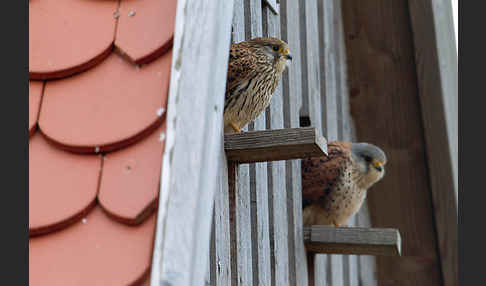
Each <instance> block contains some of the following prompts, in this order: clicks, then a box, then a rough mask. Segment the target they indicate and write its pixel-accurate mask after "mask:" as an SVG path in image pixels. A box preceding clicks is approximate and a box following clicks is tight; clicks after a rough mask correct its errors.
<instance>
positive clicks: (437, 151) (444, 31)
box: [408, 0, 459, 286]
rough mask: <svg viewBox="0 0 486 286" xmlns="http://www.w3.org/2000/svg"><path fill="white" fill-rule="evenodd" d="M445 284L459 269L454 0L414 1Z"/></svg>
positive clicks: (452, 284) (453, 279) (454, 278)
mask: <svg viewBox="0 0 486 286" xmlns="http://www.w3.org/2000/svg"><path fill="white" fill-rule="evenodd" d="M408 4H409V11H410V13H409V14H410V21H411V25H412V31H413V40H414V48H415V63H416V65H417V80H418V91H419V98H420V106H421V111H422V121H423V127H424V134H425V141H426V146H427V159H428V171H429V174H430V176H429V178H430V186H431V189H432V200H433V206H434V218H435V224H436V230H437V239H438V241H439V244H438V245H439V251H440V260H441V264H442V276H443V280H444V285H445V286H455V285H459V278H458V277H459V274H458V273H459V272H458V271H459V270H458V259H457V258H458V249H457V245H458V229H457V228H458V169H459V168H458V160H459V156H458V138H459V137H458V130H459V129H458V59H457V51H456V45H455V36H454V27H453V18H452V5H451V1H450V0H438V1H432V0H410V1H408Z"/></svg>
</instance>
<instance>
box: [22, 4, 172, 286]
mask: <svg viewBox="0 0 486 286" xmlns="http://www.w3.org/2000/svg"><path fill="white" fill-rule="evenodd" d="M176 2H177V1H176V0H166V1H159V0H120V1H114V0H113V1H112V0H106V1H95V0H64V1H55V0H31V1H30V2H29V74H30V80H29V134H30V139H29V233H30V239H29V252H30V253H29V280H30V285H50V286H51V285H148V281H149V279H148V276H149V273H150V265H151V256H152V248H153V241H154V233H155V221H156V211H155V210H156V208H157V201H158V195H159V194H158V193H159V184H160V171H161V162H162V154H163V148H164V143H165V140H164V139H165V135H164V134H165V133H164V132H165V111H166V104H167V96H168V88H169V79H170V65H171V57H172V52H171V47H172V37H173V31H174V24H175V10H176V4H177V3H176Z"/></svg>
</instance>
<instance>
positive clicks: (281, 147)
mask: <svg viewBox="0 0 486 286" xmlns="http://www.w3.org/2000/svg"><path fill="white" fill-rule="evenodd" d="M224 149H225V151H226V156H227V158H228V161H233V162H238V163H254V162H265V161H280V160H291V159H299V158H306V157H320V156H324V155H327V142H326V139H325V138H324V137H322V136H320V135H318V133H317V129H316V128H314V127H306V128H288V129H277V130H262V131H249V132H243V133H241V134H229V135H225V136H224Z"/></svg>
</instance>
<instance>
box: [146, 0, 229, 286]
mask: <svg viewBox="0 0 486 286" xmlns="http://www.w3.org/2000/svg"><path fill="white" fill-rule="evenodd" d="M232 14H233V1H212V0H211V1H209V0H208V1H194V0H181V1H178V5H177V13H176V26H175V34H174V46H173V58H172V67H171V80H170V90H169V101H168V108H167V109H168V111H167V118H166V121H167V137H166V145H165V151H164V159H163V166H164V167H163V168H162V175H161V191H160V198H159V210H158V216H157V227H156V234H155V236H156V239H155V243H154V252H153V260H152V274H151V281H150V283H151V285H152V286H155V285H182V286H185V285H203V284H204V282H205V277H206V274H207V263H208V260H209V259H208V254H209V246H210V243H209V239H210V233H211V221H212V214H213V200H214V192H215V189H216V179H215V178H216V177H217V172H218V168H219V165H220V160H221V159H222V158H221V157H220V156H219V155H220V152H221V151H222V149H223V144H222V136H221V135H222V128H223V126H222V123H221V122H222V116H223V104H224V92H225V82H226V80H225V79H226V71H227V62H228V53H229V43H230V31H231V15H232ZM199 27H205V33H204V34H202V33H194V31H197V30H198V29H199ZM201 49H202V50H205V51H206V54H205V55H206V56H204V57H201V54H200V50H201ZM194 94H197V96H196V97H195V96H188V95H194ZM176 122H177V124H176ZM176 142H177V144H176ZM187 170H192V171H191V172H187ZM194 233H198V236H197V238H196V237H195V236H194Z"/></svg>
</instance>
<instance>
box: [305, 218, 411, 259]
mask: <svg viewBox="0 0 486 286" xmlns="http://www.w3.org/2000/svg"><path fill="white" fill-rule="evenodd" d="M304 242H305V246H306V249H307V251H312V252H317V253H326V254H367V255H386V256H400V255H401V238H400V232H399V231H398V230H397V229H393V228H364V227H332V226H323V225H313V226H311V227H304Z"/></svg>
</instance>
